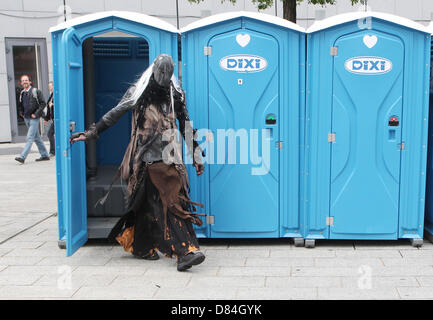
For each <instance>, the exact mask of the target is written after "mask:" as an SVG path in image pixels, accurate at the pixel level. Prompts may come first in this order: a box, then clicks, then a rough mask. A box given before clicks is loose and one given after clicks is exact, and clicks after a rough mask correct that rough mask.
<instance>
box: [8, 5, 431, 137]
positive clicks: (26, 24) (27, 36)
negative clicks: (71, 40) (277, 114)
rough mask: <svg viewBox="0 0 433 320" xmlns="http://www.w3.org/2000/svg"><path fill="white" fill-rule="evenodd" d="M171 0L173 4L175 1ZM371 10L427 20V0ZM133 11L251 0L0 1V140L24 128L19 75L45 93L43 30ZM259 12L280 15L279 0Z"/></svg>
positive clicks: (170, 16) (181, 22)
mask: <svg viewBox="0 0 433 320" xmlns="http://www.w3.org/2000/svg"><path fill="white" fill-rule="evenodd" d="M176 3H177V4H178V6H176ZM368 7H369V8H370V9H371V10H374V11H380V12H386V13H391V14H395V15H399V16H403V17H406V18H409V19H412V20H415V21H417V22H419V23H421V24H424V25H427V24H428V23H429V22H430V20H431V18H432V15H433V14H432V13H433V1H431V0H369V1H368ZM362 9H364V6H362V5H355V6H352V5H351V1H350V0H337V3H336V4H335V5H327V6H323V7H322V6H320V5H312V4H308V1H307V0H305V1H304V2H302V3H301V4H300V5H298V7H297V23H298V24H299V25H300V26H302V27H305V28H306V27H309V26H310V25H311V24H312V23H313V22H314V21H315V20H316V19H323V18H325V17H330V16H333V15H336V14H340V13H345V12H350V11H356V10H362ZM111 10H121V11H134V12H141V13H145V14H148V15H151V16H155V17H157V18H160V19H163V20H165V21H167V22H169V23H171V24H172V25H174V26H176V27H179V28H181V27H184V26H186V25H187V24H189V23H191V22H194V21H196V20H197V19H200V18H203V17H206V16H209V15H213V14H218V13H223V12H228V11H257V8H256V6H255V5H254V4H253V3H252V1H251V0H238V1H237V3H236V4H235V5H233V4H231V3H230V2H228V1H226V2H224V3H221V0H204V1H203V2H202V3H200V4H191V3H189V2H188V1H187V0H178V1H176V0H159V1H150V0H122V1H120V0H91V1H89V0H1V1H0V142H19V141H23V140H24V139H25V134H26V132H27V130H26V128H25V126H24V123H23V121H22V119H20V118H19V116H18V115H17V99H18V96H19V92H20V90H21V87H20V84H19V80H20V77H21V75H23V74H27V75H29V76H30V78H31V81H32V82H33V85H34V86H35V87H38V88H40V89H41V90H42V92H43V93H44V96H45V97H46V98H47V97H48V81H50V80H52V74H53V70H52V63H51V60H52V59H51V38H50V34H49V32H48V29H49V28H50V27H52V26H55V25H57V24H59V23H61V22H64V21H65V20H69V19H72V18H75V17H78V16H81V15H84V14H89V13H94V12H99V11H111ZM262 12H263V13H267V14H270V15H277V16H279V17H282V16H283V4H282V2H281V1H280V0H278V1H276V2H275V1H274V5H273V6H272V7H271V8H269V9H267V10H263V11H262Z"/></svg>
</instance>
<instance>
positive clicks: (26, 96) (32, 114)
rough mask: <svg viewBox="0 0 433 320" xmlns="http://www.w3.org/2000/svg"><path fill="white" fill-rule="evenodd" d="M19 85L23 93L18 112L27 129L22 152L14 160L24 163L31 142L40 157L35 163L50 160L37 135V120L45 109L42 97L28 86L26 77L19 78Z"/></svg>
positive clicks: (38, 91)
mask: <svg viewBox="0 0 433 320" xmlns="http://www.w3.org/2000/svg"><path fill="white" fill-rule="evenodd" d="M21 85H22V86H23V91H21V94H20V99H19V104H18V112H19V114H20V116H21V117H22V118H24V122H25V124H26V126H27V128H28V132H27V137H26V145H25V146H24V150H23V152H22V153H21V155H20V156H19V157H16V158H15V160H16V161H18V162H20V163H24V161H25V160H26V158H27V155H28V154H29V152H30V149H31V147H32V144H33V142H35V143H36V146H37V147H38V150H39V153H40V154H41V157H40V158H38V159H36V161H45V160H50V157H49V156H48V152H47V149H46V148H45V145H44V142H43V141H42V138H41V135H40V134H39V118H40V117H41V115H42V110H43V109H44V108H45V101H44V97H43V96H42V92H41V91H40V90H39V89H36V88H32V86H31V85H30V79H29V76H28V75H26V74H25V75H22V76H21Z"/></svg>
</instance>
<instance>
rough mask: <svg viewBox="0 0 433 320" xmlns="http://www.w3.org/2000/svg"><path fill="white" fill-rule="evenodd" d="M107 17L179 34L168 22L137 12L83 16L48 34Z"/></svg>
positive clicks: (112, 12)
mask: <svg viewBox="0 0 433 320" xmlns="http://www.w3.org/2000/svg"><path fill="white" fill-rule="evenodd" d="M107 17H118V18H123V19H126V20H130V21H135V22H139V23H142V24H145V25H148V26H151V27H155V28H158V29H161V30H165V31H169V32H173V33H179V30H178V29H177V28H176V27H174V26H173V25H171V24H170V23H168V22H165V21H163V20H161V19H158V18H155V17H152V16H149V15H147V14H143V13H137V12H129V11H102V12H97V13H92V14H87V15H84V16H80V17H77V18H74V19H71V20H68V21H65V22H62V23H60V24H58V25H57V26H54V27H51V28H50V32H55V31H59V30H63V29H67V28H70V27H73V26H76V25H80V24H83V23H87V22H91V21H95V20H100V19H103V18H107Z"/></svg>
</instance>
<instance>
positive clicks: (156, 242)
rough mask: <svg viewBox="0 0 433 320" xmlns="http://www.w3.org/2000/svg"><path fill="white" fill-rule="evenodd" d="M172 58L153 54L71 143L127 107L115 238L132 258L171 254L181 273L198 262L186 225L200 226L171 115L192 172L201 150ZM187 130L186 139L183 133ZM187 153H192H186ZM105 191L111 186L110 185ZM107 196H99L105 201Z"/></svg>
mask: <svg viewBox="0 0 433 320" xmlns="http://www.w3.org/2000/svg"><path fill="white" fill-rule="evenodd" d="M173 71H174V62H173V59H172V58H171V57H170V56H169V55H166V54H161V55H158V56H157V57H156V59H155V61H154V62H153V63H152V64H151V65H150V66H149V68H147V69H146V71H145V72H144V73H143V74H142V76H141V77H140V79H139V80H138V81H137V82H136V83H135V84H134V85H132V86H131V87H130V88H129V89H128V90H127V92H126V93H125V95H124V96H123V98H122V99H121V101H120V102H119V103H118V104H117V105H116V106H115V107H114V108H112V109H111V110H110V111H108V112H107V113H106V114H105V115H104V116H103V117H102V118H101V119H100V120H99V121H98V122H97V123H96V124H92V125H91V126H90V127H89V129H88V130H86V131H85V132H79V133H76V134H73V135H72V136H71V138H70V141H71V143H74V142H77V141H87V140H89V139H96V138H98V135H99V134H100V133H101V132H102V131H104V130H105V129H107V128H109V127H110V126H112V125H114V124H115V123H116V122H117V121H118V120H119V119H120V118H121V116H122V115H124V114H125V113H126V112H127V111H128V110H131V109H133V115H132V131H131V140H130V142H129V145H128V147H127V149H126V152H125V155H124V158H123V161H122V163H121V165H120V167H119V170H118V172H117V174H116V177H115V179H117V177H119V176H121V177H122V179H123V180H125V181H127V192H126V207H127V210H126V213H125V214H124V215H123V216H122V217H121V218H120V220H119V221H118V223H117V224H116V225H115V226H114V227H113V229H112V230H111V233H110V235H109V238H111V239H113V238H115V239H116V240H117V241H118V242H119V243H120V244H121V245H122V246H123V248H124V250H125V251H128V252H130V253H132V254H133V255H134V256H136V257H139V258H143V259H147V260H157V259H159V255H158V253H157V251H160V252H161V253H163V254H164V255H166V256H168V257H173V256H175V257H177V270H179V271H184V270H187V269H189V268H191V266H193V265H197V264H200V263H202V262H203V261H204V259H205V256H204V254H203V253H202V252H201V251H200V250H199V244H198V241H197V238H196V234H195V231H194V229H193V226H192V224H196V225H199V226H200V225H201V224H202V221H201V219H200V218H199V217H198V216H200V215H201V216H204V214H199V213H195V210H196V209H195V207H194V205H198V206H200V207H203V205H202V204H200V203H195V202H192V201H191V200H190V198H189V194H188V192H189V182H188V175H187V172H186V168H185V165H184V163H183V161H182V147H181V143H180V142H179V141H177V135H176V132H177V125H176V119H177V120H178V121H179V129H180V132H181V134H182V136H183V137H184V139H185V141H186V143H187V146H188V150H189V152H190V156H191V157H192V159H193V165H194V167H195V169H196V173H197V175H198V176H199V175H201V174H202V173H203V170H204V166H203V161H202V155H203V152H202V150H201V149H200V147H199V146H198V143H197V142H196V141H195V140H193V139H192V138H193V136H194V133H195V130H193V128H192V126H191V123H190V122H189V115H188V110H187V108H186V104H185V96H184V92H183V91H182V89H181V88H180V87H179V86H178V85H177V82H176V78H175V77H174V75H173ZM189 132H191V134H190V136H191V140H192V141H188V140H189V139H186V137H185V135H188V134H189ZM191 151H192V152H191ZM110 189H111V187H110ZM107 196H108V193H107V195H105V197H104V198H103V199H101V200H100V201H101V203H103V202H105V200H106V198H107Z"/></svg>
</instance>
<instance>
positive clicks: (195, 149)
mask: <svg viewBox="0 0 433 320" xmlns="http://www.w3.org/2000/svg"><path fill="white" fill-rule="evenodd" d="M173 98H174V109H175V111H176V117H177V120H178V121H179V130H180V133H181V134H182V136H183V139H184V140H185V142H186V145H187V147H188V153H189V155H190V156H191V157H192V159H193V164H194V167H195V169H196V171H197V175H198V176H199V175H201V174H202V173H203V171H204V165H203V159H202V156H203V157H204V153H203V151H202V150H201V148H200V147H199V145H198V143H197V141H196V140H195V138H194V137H195V134H196V132H197V130H196V129H194V128H193V127H192V126H191V120H190V119H189V113H188V109H187V108H186V101H185V94H184V93H183V92H182V93H180V92H177V91H175V94H174V96H173ZM187 130H188V131H189V132H191V133H192V146H191V141H187V139H186V138H185V136H186V131H187ZM191 151H192V154H191Z"/></svg>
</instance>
